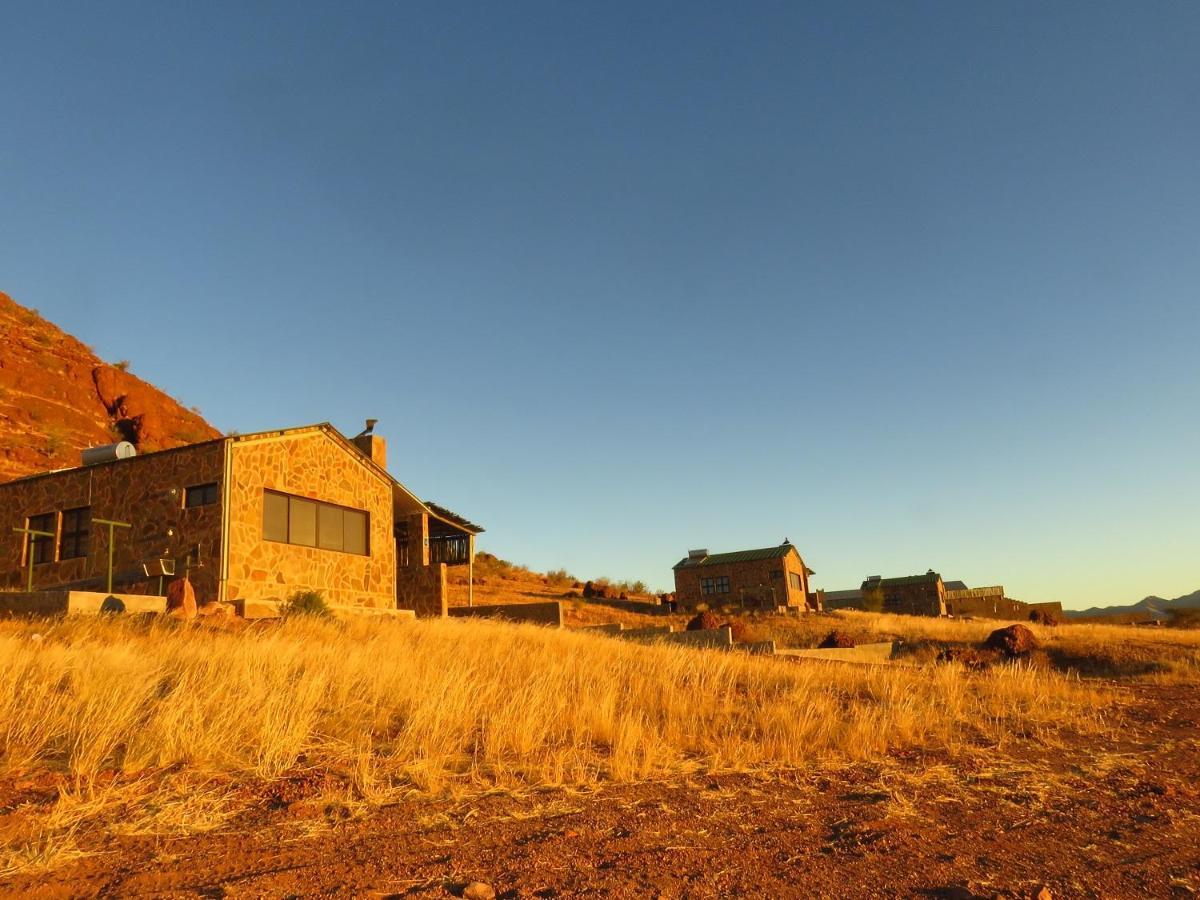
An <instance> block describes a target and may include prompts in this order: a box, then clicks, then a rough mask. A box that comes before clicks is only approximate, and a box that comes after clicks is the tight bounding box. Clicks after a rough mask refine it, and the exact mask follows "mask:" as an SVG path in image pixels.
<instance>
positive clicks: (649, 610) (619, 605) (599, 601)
mask: <svg viewBox="0 0 1200 900" xmlns="http://www.w3.org/2000/svg"><path fill="white" fill-rule="evenodd" d="M583 602H584V603H591V604H594V605H596V606H608V607H611V608H613V609H621V610H624V611H625V612H632V613H642V614H643V615H647V616H666V615H670V613H671V607H669V606H667V605H665V604H662V603H643V602H642V601H640V600H610V599H608V598H607V597H605V598H598V597H585V598H584V599H583Z"/></svg>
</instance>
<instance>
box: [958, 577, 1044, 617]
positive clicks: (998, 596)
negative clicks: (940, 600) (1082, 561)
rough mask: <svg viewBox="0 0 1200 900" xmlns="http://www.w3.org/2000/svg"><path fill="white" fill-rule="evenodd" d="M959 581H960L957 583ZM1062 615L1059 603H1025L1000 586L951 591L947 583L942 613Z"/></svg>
mask: <svg viewBox="0 0 1200 900" xmlns="http://www.w3.org/2000/svg"><path fill="white" fill-rule="evenodd" d="M958 583H959V584H962V582H958ZM1035 610H1036V611H1038V612H1043V613H1049V614H1050V615H1052V616H1056V617H1061V616H1062V604H1061V603H1058V602H1051V603H1026V602H1025V601H1024V600H1014V599H1012V598H1011V597H1006V596H1004V586H1003V585H999V584H998V585H994V586H992V587H978V588H968V587H966V586H965V585H963V587H962V588H959V589H954V590H951V589H949V584H947V591H946V613H947V614H948V615H951V616H972V617H974V618H978V619H1007V620H1012V619H1016V620H1018V621H1020V620H1024V619H1028V618H1029V614H1030V613H1031V612H1033V611H1035Z"/></svg>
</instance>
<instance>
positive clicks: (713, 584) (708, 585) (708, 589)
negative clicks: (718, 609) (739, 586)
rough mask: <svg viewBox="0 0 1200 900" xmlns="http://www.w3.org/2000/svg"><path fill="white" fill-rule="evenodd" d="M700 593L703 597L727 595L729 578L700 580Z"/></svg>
mask: <svg viewBox="0 0 1200 900" xmlns="http://www.w3.org/2000/svg"><path fill="white" fill-rule="evenodd" d="M700 593H701V594H704V595H705V596H709V595H712V594H728V593H729V576H728V575H718V576H717V577H716V578H701V579H700Z"/></svg>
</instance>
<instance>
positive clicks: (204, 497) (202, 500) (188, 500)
mask: <svg viewBox="0 0 1200 900" xmlns="http://www.w3.org/2000/svg"><path fill="white" fill-rule="evenodd" d="M217 500H218V497H217V483H216V482H215V481H214V482H212V483H211V484H196V485H192V486H191V487H189V488H184V491H183V508H184V509H195V508H196V507H197V506H212V505H213V504H214V503H216V502H217Z"/></svg>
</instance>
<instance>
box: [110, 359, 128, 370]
mask: <svg viewBox="0 0 1200 900" xmlns="http://www.w3.org/2000/svg"><path fill="white" fill-rule="evenodd" d="M113 368H114V369H120V370H121V371H122V372H128V371H129V360H127V359H118V360H117V361H116V362H115V363H113Z"/></svg>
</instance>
